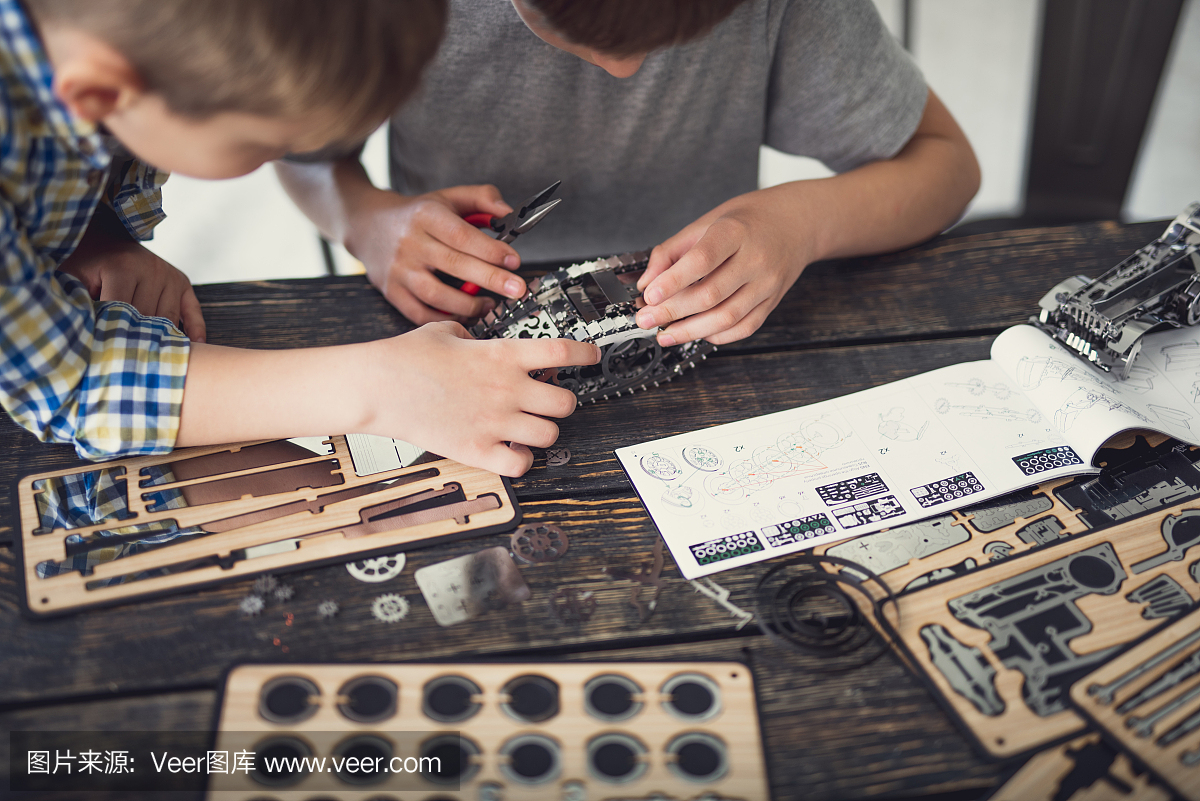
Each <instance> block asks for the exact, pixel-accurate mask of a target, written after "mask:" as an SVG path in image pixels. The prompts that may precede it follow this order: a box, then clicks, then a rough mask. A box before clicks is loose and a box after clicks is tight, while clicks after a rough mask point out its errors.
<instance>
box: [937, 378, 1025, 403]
mask: <svg viewBox="0 0 1200 801" xmlns="http://www.w3.org/2000/svg"><path fill="white" fill-rule="evenodd" d="M946 386H948V387H965V388H966V390H967V392H970V393H971V394H972V395H982V394H983V393H985V392H986V393H988V394H989V395H992V396H994V397H995V398H996V399H997V400H1008V398H1009V397H1010V396H1011V395H1012V394H1013V390H1012V387H1010V386H1009V385H1008V384H1005V383H1004V382H1003V381H997V382H996V383H995V384H990V385H989V384H985V383H984V381H983V379H982V378H972V379H971V380H970V381H966V382H948V383H947V384H946Z"/></svg>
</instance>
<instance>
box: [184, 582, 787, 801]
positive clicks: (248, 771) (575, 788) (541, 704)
mask: <svg viewBox="0 0 1200 801" xmlns="http://www.w3.org/2000/svg"><path fill="white" fill-rule="evenodd" d="M382 597H383V598H387V597H389V596H382ZM220 706H221V709H220V719H219V720H220V722H219V724H218V726H217V731H216V734H215V741H216V742H215V745H213V746H211V748H214V749H215V750H216V751H217V752H227V753H228V754H229V760H230V762H229V764H231V765H232V764H235V763H234V755H236V754H238V753H239V752H241V753H245V754H247V755H249V758H248V759H247V760H246V761H245V762H244V763H243V765H244V767H243V768H240V769H238V770H229V771H228V772H226V773H221V772H213V773H211V774H210V775H209V777H208V780H209V785H208V794H207V796H206V797H207V798H208V799H212V801H217V799H220V800H221V801H260V800H262V799H291V798H302V799H316V798H321V799H330V800H331V801H351V799H363V798H372V799H376V798H380V799H381V798H399V797H404V798H414V799H417V798H419V799H424V800H425V801H434V799H449V798H461V799H468V798H469V799H481V800H482V801H489V800H491V801H501V800H502V799H503V800H504V801H563V799H567V800H568V801H602V799H610V800H611V801H616V799H647V800H648V799H664V800H665V799H680V800H681V801H682V799H693V800H694V801H700V799H709V800H711V801H717V799H735V798H736V799H746V801H752V800H753V801H757V800H758V799H766V798H768V797H769V793H770V790H769V787H768V783H767V775H766V766H765V764H764V760H763V745H762V737H761V735H760V733H759V732H760V729H759V719H758V712H757V704H756V702H755V688H754V676H753V675H752V674H751V672H750V670H749V669H748V668H747V667H746V666H745V665H742V664H740V663H737V662H578V663H570V662H562V661H558V662H524V663H520V662H510V663H506V664H487V663H478V662H475V663H460V664H453V663H448V664H447V663H443V664H430V663H420V664H395V663H392V664H388V663H372V664H360V665H355V664H329V665H314V664H290V665H241V666H238V667H236V668H234V669H233V670H232V671H230V673H229V676H228V678H227V680H226V683H225V689H224V693H223V695H222V699H221V703H220ZM298 760H302V761H298ZM317 765H320V766H321V767H316V766H317ZM330 768H332V770H331V769H330Z"/></svg>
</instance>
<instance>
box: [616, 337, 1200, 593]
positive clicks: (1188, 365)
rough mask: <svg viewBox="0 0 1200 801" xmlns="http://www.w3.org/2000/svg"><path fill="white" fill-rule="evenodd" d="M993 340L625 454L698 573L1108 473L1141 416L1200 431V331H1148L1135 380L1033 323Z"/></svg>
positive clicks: (680, 554) (682, 557) (1177, 429)
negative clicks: (1108, 459) (1117, 440)
mask: <svg viewBox="0 0 1200 801" xmlns="http://www.w3.org/2000/svg"><path fill="white" fill-rule="evenodd" d="M991 353H992V358H991V359H990V360H988V361H980V362H967V363H965V364H956V365H953V366H951V367H944V368H942V369H940V370H934V371H932V372H928V373H923V374H921V375H917V376H913V377H911V378H906V379H904V380H902V381H897V382H895V383H892V384H886V385H884V386H880V387H875V388H873V389H869V390H865V391H863V392H858V393H855V394H853V395H847V396H845V397H842V398H835V399H834V400H829V401H824V402H821V403H815V404H813V405H811V406H804V407H801V408H798V409H789V410H787V411H783V412H776V413H775V414H769V415H764V416H762V417H755V418H751V419H749V420H741V421H738V422H736V423H729V424H726V425H721V426H714V427H712V428H708V429H703V430H700V431H694V432H690V433H687V434H679V435H676V436H673V437H666V438H664V439H659V440H654V441H651V442H646V443H642V444H640V445H633V446H630V447H627V448H620V449H618V450H617V457H618V458H619V459H620V461H621V465H622V466H623V467H624V469H625V472H626V473H627V474H628V475H629V479H630V481H631V482H632V483H633V486H634V489H635V490H637V493H638V495H639V496H640V497H641V499H642V503H643V504H645V506H646V510H647V511H648V512H649V513H650V516H651V518H653V520H654V523H655V525H657V526H658V529H659V531H660V532H661V533H662V535H663V538H664V539H665V540H666V542H667V545H668V546H669V547H670V549H671V553H672V555H673V556H674V557H675V562H676V564H677V565H678V566H679V570H680V572H681V573H682V574H683V575H684V577H685V578H688V579H694V578H697V577H699V576H704V575H708V574H710V573H716V572H718V571H721V570H726V569H728V568H731V567H737V566H739V565H745V564H750V563H752V562H757V561H760V560H763V559H769V558H771V557H774V556H779V555H781V554H787V553H792V552H795V551H800V550H804V549H806V548H811V547H813V546H814V545H819V544H821V543H825V542H835V541H837V540H841V539H845V538H847V537H853V536H857V535H859V534H869V533H871V532H874V531H879V530H880V529H884V528H892V527H894V526H897V525H901V524H903V523H908V522H911V521H913V520H919V519H921V518H924V517H929V516H931V515H936V514H944V513H945V512H947V511H949V510H950V509H955V508H960V507H963V506H968V505H972V504H975V503H978V502H980V501H984V500H987V499H988V498H993V497H996V496H998V495H1003V494H1005V493H1008V492H1012V491H1013V490H1016V489H1020V488H1021V487H1025V486H1029V485H1033V484H1036V483H1040V482H1042V481H1045V480H1047V479H1052V478H1057V477H1060V476H1070V475H1076V474H1079V473H1095V472H1098V469H1097V468H1093V467H1092V466H1091V462H1092V457H1093V456H1094V455H1095V453H1096V451H1098V450H1099V449H1100V447H1101V446H1102V445H1103V444H1104V442H1105V441H1106V440H1108V439H1109V438H1111V437H1112V436H1113V435H1115V434H1117V433H1120V432H1121V431H1125V430H1127V429H1131V428H1148V429H1154V430H1157V431H1161V432H1163V433H1165V434H1168V435H1170V436H1172V437H1176V438H1178V439H1181V440H1184V441H1187V442H1191V443H1193V444H1200V436H1198V435H1200V414H1198V412H1200V403H1198V401H1200V329H1195V328H1191V329H1188V328H1185V329H1173V330H1170V331H1166V332H1162V333H1159V334H1152V335H1150V336H1148V337H1146V339H1145V345H1144V347H1143V349H1142V353H1141V355H1140V356H1139V357H1138V359H1137V361H1136V363H1135V364H1134V366H1133V370H1132V371H1131V373H1130V375H1129V377H1128V378H1127V379H1126V380H1125V381H1117V380H1116V379H1114V378H1112V377H1111V376H1110V375H1108V374H1107V373H1102V372H1100V371H1099V370H1097V369H1095V368H1093V367H1092V366H1091V365H1088V364H1085V363H1084V362H1082V361H1080V360H1079V359H1078V358H1077V357H1075V356H1074V355H1073V354H1071V353H1068V352H1067V351H1065V350H1063V349H1062V348H1061V347H1060V346H1058V345H1056V344H1055V343H1054V342H1053V340H1051V339H1050V337H1048V336H1046V335H1045V334H1043V333H1042V332H1040V331H1038V330H1037V329H1036V328H1033V327H1031V326H1027V325H1020V326H1016V327H1014V328H1010V329H1009V330H1007V331H1005V332H1004V333H1003V334H1001V335H1000V336H999V337H997V338H996V341H995V342H994V343H993V344H992V351H991Z"/></svg>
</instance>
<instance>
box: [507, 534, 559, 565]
mask: <svg viewBox="0 0 1200 801" xmlns="http://www.w3.org/2000/svg"><path fill="white" fill-rule="evenodd" d="M509 545H510V547H512V552H513V556H515V557H516V558H517V561H519V562H524V563H525V564H527V565H532V564H538V563H542V562H555V561H557V560H558V559H559V558H561V557H562V555H563V554H565V553H566V552H567V547H568V545H569V543H568V542H567V535H566V534H563V531H562V529H561V528H559V527H558V526H551V525H545V524H537V525H535V524H526V525H524V526H521V527H520V528H518V529H517V530H516V531H514V532H513V533H512V537H511V538H510V539H509Z"/></svg>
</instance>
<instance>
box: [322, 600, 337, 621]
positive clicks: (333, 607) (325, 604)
mask: <svg viewBox="0 0 1200 801" xmlns="http://www.w3.org/2000/svg"><path fill="white" fill-rule="evenodd" d="M341 609H342V608H341V607H340V606H339V605H338V602H337V601H321V603H319V604H317V614H318V615H320V616H321V617H322V618H324V619H325V620H328V619H329V618H331V617H337V613H338V612H340V611H341Z"/></svg>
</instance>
